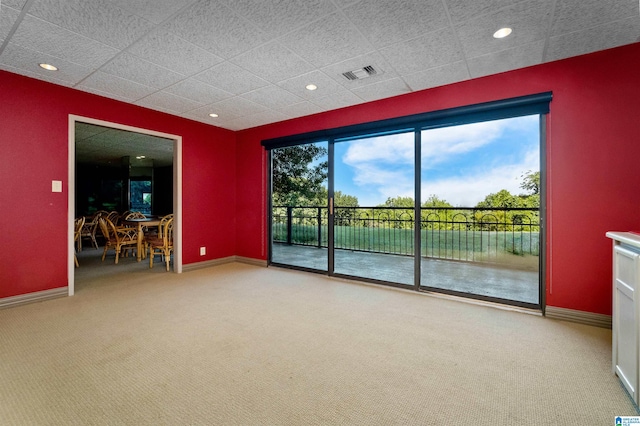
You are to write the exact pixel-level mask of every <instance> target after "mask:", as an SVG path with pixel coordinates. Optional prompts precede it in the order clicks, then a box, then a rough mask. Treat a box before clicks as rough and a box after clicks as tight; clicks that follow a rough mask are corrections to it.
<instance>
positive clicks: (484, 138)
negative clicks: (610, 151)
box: [335, 115, 540, 206]
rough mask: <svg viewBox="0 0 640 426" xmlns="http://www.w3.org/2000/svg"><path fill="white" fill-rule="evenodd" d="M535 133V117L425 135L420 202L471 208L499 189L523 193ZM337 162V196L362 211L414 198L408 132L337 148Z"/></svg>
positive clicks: (534, 153)
mask: <svg viewBox="0 0 640 426" xmlns="http://www.w3.org/2000/svg"><path fill="white" fill-rule="evenodd" d="M538 133H539V118H538V116H537V115H535V116H527V117H518V118H511V119H505V120H495V121H488V122H482V123H473V124H467V125H462V126H455V127H447V128H442V129H434V130H426V131H423V133H422V170H421V176H422V198H423V200H424V199H426V198H427V197H428V196H430V195H432V194H433V195H436V196H438V198H440V199H444V200H446V201H448V202H449V203H451V204H453V205H454V206H474V205H476V204H477V203H478V202H479V201H481V200H483V199H484V198H485V196H486V195H488V194H490V193H493V192H498V191H499V190H501V189H506V190H508V191H509V192H511V193H512V194H518V193H521V192H522V190H521V189H520V187H519V186H520V183H521V181H522V179H521V175H522V174H524V173H526V172H528V171H537V170H539V168H540V161H539V157H540V155H539V144H540V142H539V140H540V138H539V134H538ZM335 161H336V168H335V179H336V182H335V189H336V191H342V192H343V193H345V194H349V195H355V196H356V197H358V201H359V204H360V205H361V206H374V205H378V204H382V203H384V202H385V201H386V199H387V198H389V197H397V196H410V197H413V196H414V189H413V182H414V175H413V164H414V148H413V133H412V132H411V133H408V134H398V135H392V136H380V137H374V138H366V139H360V140H354V141H349V142H340V143H336V144H335Z"/></svg>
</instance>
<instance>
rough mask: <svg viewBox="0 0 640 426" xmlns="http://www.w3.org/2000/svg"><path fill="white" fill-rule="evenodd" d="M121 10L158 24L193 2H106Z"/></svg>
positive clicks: (160, 0)
mask: <svg viewBox="0 0 640 426" xmlns="http://www.w3.org/2000/svg"><path fill="white" fill-rule="evenodd" d="M108 1H109V3H111V4H113V5H115V6H118V7H119V8H121V9H124V10H128V11H129V12H131V13H133V14H135V15H138V16H140V17H142V18H144V19H146V20H148V21H151V22H153V23H156V24H159V23H161V22H163V21H165V20H166V19H167V18H169V17H170V16H172V15H174V14H175V13H177V12H178V11H179V10H180V9H182V8H184V7H185V6H187V5H190V4H192V3H194V1H195V0H135V1H131V0H108Z"/></svg>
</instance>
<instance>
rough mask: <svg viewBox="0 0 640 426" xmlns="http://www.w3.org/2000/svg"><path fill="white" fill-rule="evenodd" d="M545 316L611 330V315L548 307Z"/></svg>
mask: <svg viewBox="0 0 640 426" xmlns="http://www.w3.org/2000/svg"><path fill="white" fill-rule="evenodd" d="M545 316H546V317H547V318H551V319H558V320H563V321H570V322H577V323H580V324H586V325H592V326H595V327H602V328H609V329H610V328H611V315H604V314H595V313H593V312H585V311H576V310H573V309H567V308H557V307H555V306H547V308H546V309H545Z"/></svg>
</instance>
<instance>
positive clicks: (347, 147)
mask: <svg viewBox="0 0 640 426" xmlns="http://www.w3.org/2000/svg"><path fill="white" fill-rule="evenodd" d="M414 136H415V133H414V132H409V133H398V134H394V135H384V136H377V137H369V138H362V139H358V140H349V141H336V142H335V143H334V145H333V146H334V155H333V158H334V169H333V177H334V187H333V188H334V194H333V214H334V227H333V232H334V236H333V241H334V252H333V253H334V262H333V273H334V274H340V275H348V276H354V277H362V278H367V279H371V280H380V281H388V282H391V283H395V284H403V285H413V284H414V267H413V265H414V247H413V246H414V230H413V229H414V206H415V202H414V196H415V189H414V186H415V185H414V182H415V177H414V176H415V175H414V157H415V155H414Z"/></svg>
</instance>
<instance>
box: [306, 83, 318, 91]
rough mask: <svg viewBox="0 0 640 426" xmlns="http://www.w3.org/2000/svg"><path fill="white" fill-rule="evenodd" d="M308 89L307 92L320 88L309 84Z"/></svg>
mask: <svg viewBox="0 0 640 426" xmlns="http://www.w3.org/2000/svg"><path fill="white" fill-rule="evenodd" d="M306 88H307V90H316V89H317V88H318V86H316V85H315V84H307V86H306Z"/></svg>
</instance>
